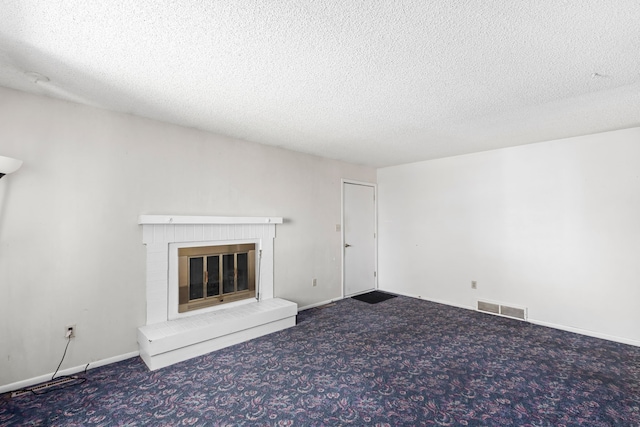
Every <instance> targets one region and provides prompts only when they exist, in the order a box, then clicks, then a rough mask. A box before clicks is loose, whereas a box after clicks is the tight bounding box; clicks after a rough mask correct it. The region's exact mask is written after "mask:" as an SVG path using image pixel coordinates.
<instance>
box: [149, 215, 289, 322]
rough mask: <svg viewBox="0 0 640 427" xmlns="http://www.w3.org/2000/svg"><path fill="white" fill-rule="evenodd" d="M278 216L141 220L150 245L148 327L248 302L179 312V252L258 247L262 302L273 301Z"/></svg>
mask: <svg viewBox="0 0 640 427" xmlns="http://www.w3.org/2000/svg"><path fill="white" fill-rule="evenodd" d="M282 222H283V220H282V218H278V217H219V216H177V215H140V218H139V221H138V223H139V224H141V225H142V242H143V243H144V244H145V245H146V246H147V325H150V324H154V323H158V322H164V321H167V320H173V319H177V318H180V317H186V316H192V315H194V314H200V313H204V312H207V311H214V310H216V309H221V308H229V307H232V306H234V305H241V304H243V301H238V302H236V303H230V304H226V305H223V306H216V307H210V308H208V309H202V310H196V311H192V312H188V313H182V314H180V313H178V287H177V286H178V285H177V280H178V272H177V268H178V248H181V247H191V246H209V245H225V244H236V243H255V244H256V252H258V251H262V252H261V253H262V255H261V256H260V255H258V256H257V257H256V260H260V258H261V260H260V264H259V266H257V268H256V277H257V278H258V283H257V286H256V289H257V293H258V299H259V300H266V299H270V298H273V239H274V238H275V236H276V224H282Z"/></svg>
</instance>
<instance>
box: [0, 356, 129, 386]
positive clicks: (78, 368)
mask: <svg viewBox="0 0 640 427" xmlns="http://www.w3.org/2000/svg"><path fill="white" fill-rule="evenodd" d="M139 355H140V352H139V351H132V352H131V353H125V354H121V355H119V356H114V357H109V358H107V359H102V360H97V361H95V362H91V363H89V366H88V367H87V370H89V369H94V368H98V367H100V366H104V365H109V364H111V363H116V362H120V361H123V360H127V359H131V358H132V357H136V356H139ZM85 366H87V365H86V364H84V365H80V366H75V367H73V368H67V369H63V370H62V371H58V373H57V374H56V377H61V376H64V375H73V374H77V373H78V372H83V371H84V369H85ZM52 376H53V372H51V373H49V374H45V375H40V376H38V377H34V378H29V379H26V380H22V381H18V382H15V383H11V384H6V385H2V386H0V393H7V392H10V391H14V390H20V389H23V388H26V387H30V386H32V385H36V384H40V383H43V382H45V381H49V380H50V379H51V377H52Z"/></svg>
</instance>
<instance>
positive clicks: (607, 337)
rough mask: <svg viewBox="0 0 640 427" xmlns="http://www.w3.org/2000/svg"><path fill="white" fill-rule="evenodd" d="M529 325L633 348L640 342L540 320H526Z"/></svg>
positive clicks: (639, 344)
mask: <svg viewBox="0 0 640 427" xmlns="http://www.w3.org/2000/svg"><path fill="white" fill-rule="evenodd" d="M527 321H528V322H529V323H533V324H534V325H539V326H546V327H547V328H553V329H560V330H561V331H567V332H573V333H575V334H580V335H586V336H588V337H593V338H600V339H603V340H607V341H613V342H619V343H620V344H627V345H632V346H634V347H640V341H636V340H630V339H628V338H622V337H617V336H615V335H608V334H602V333H600V332H593V331H589V330H586V329H580V328H574V327H571V326H563V325H558V324H555V323H549V322H543V321H542V320H535V319H528V320H527Z"/></svg>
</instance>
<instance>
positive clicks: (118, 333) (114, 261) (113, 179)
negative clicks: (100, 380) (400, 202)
mask: <svg viewBox="0 0 640 427" xmlns="http://www.w3.org/2000/svg"><path fill="white" fill-rule="evenodd" d="M0 155H4V156H10V157H16V158H19V159H22V160H24V166H23V167H22V169H20V170H19V171H18V172H16V173H15V174H12V175H9V176H7V177H5V178H3V179H2V180H0V386H1V385H6V384H11V383H14V382H17V381H22V380H25V379H29V378H33V377H36V376H39V375H44V374H47V373H52V372H53V371H54V370H55V368H56V366H57V364H58V362H59V361H60V358H61V356H62V352H63V350H64V345H65V343H66V340H65V339H64V327H65V325H68V324H76V325H77V338H75V339H74V340H73V341H72V344H71V345H70V347H69V352H68V354H67V357H66V359H65V363H64V364H63V366H62V369H64V368H65V367H74V366H79V365H83V364H85V363H88V362H92V361H96V360H103V359H108V358H110V357H115V356H118V355H121V354H126V353H130V352H133V351H136V350H137V344H136V328H137V327H138V326H140V325H143V324H144V323H145V276H144V275H145V248H144V246H143V244H142V234H141V227H140V226H138V225H137V219H138V215H139V214H165V213H172V214H185V215H221V216H233V215H238V216H282V217H284V218H285V221H286V222H285V224H283V225H282V226H277V230H276V233H277V237H276V239H275V251H276V252H275V293H276V296H278V297H282V298H287V299H290V300H292V301H295V302H297V303H298V304H299V306H306V305H310V304H314V303H318V302H322V301H326V300H329V299H333V298H338V297H340V294H341V289H340V288H341V277H340V275H341V272H340V254H341V244H340V233H338V232H336V231H335V225H336V224H338V223H340V202H341V200H340V191H341V179H342V178H348V179H356V180H362V181H370V182H375V170H374V169H372V168H366V167H362V166H356V165H352V164H347V163H343V162H338V161H333V160H327V159H323V158H319V157H314V156H309V155H304V154H300V153H295V152H290V151H286V150H282V149H278V148H274V147H267V146H262V145H258V144H253V143H248V142H243V141H238V140H232V139H229V138H224V137H220V136H216V135H213V134H210V133H206V132H201V131H198V130H194V129H188V128H182V127H178V126H174V125H169V124H164V123H160V122H155V121H152V120H146V119H142V118H137V117H132V116H127V115H123V114H116V113H110V112H107V111H103V110H99V109H93V108H88V107H84V106H80V105H76V104H71V103H66V102H62V101H58V100H53V99H49V98H44V97H37V96H32V95H27V94H23V93H20V92H15V91H11V90H7V89H2V88H0ZM314 277H316V278H317V279H318V285H317V286H316V287H312V286H311V279H312V278H314Z"/></svg>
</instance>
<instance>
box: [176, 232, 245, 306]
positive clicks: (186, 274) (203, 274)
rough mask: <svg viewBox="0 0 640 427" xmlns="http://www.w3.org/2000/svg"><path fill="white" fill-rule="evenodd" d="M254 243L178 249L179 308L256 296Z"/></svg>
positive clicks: (215, 303)
mask: <svg viewBox="0 0 640 427" xmlns="http://www.w3.org/2000/svg"><path fill="white" fill-rule="evenodd" d="M255 266H256V245H255V244H253V243H252V244H238V245H216V246H200V247H191V248H180V249H178V286H179V291H178V300H179V302H178V312H179V313H184V312H187V311H191V310H198V309H201V308H206V307H211V306H214V305H218V304H225V303H229V302H233V301H239V300H243V299H248V298H255V296H256V279H255Z"/></svg>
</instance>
